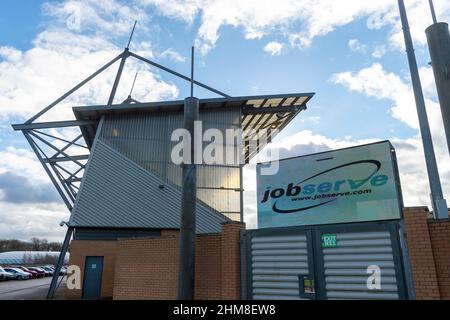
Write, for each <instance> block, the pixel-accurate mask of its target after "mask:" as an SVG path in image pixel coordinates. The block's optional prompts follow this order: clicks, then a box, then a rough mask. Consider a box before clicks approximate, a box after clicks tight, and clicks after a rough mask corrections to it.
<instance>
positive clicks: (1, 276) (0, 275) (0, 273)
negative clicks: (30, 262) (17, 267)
mask: <svg viewBox="0 0 450 320" xmlns="http://www.w3.org/2000/svg"><path fill="white" fill-rule="evenodd" d="M10 279H14V275H13V274H12V273H10V272H6V271H5V269H3V268H2V267H0V281H2V280H10Z"/></svg>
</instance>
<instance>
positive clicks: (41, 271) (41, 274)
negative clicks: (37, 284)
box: [27, 267, 46, 278]
mask: <svg viewBox="0 0 450 320" xmlns="http://www.w3.org/2000/svg"><path fill="white" fill-rule="evenodd" d="M27 269H29V270H32V271H36V272H37V276H38V278H44V277H45V276H46V273H45V270H44V269H41V268H39V267H27Z"/></svg>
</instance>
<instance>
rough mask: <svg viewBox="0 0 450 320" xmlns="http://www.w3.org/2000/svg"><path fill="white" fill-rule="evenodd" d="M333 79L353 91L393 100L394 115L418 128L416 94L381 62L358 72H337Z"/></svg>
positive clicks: (392, 110) (392, 109)
mask: <svg viewBox="0 0 450 320" xmlns="http://www.w3.org/2000/svg"><path fill="white" fill-rule="evenodd" d="M332 81H333V82H334V83H336V84H341V85H343V86H345V87H347V88H348V89H349V90H351V91H357V92H361V93H365V94H366V95H368V96H371V97H375V98H377V99H388V100H390V101H393V102H394V105H393V106H391V112H392V115H393V117H394V118H397V119H399V120H401V121H403V122H404V123H406V124H407V125H409V126H410V127H413V128H418V121H417V114H416V112H415V104H414V96H413V94H412V92H411V90H410V88H409V86H408V85H407V84H406V83H404V82H403V80H402V79H400V78H399V77H398V76H397V75H396V74H394V73H392V72H387V71H385V70H384V69H383V67H382V66H381V64H379V63H374V64H373V65H372V66H370V67H368V68H364V69H362V70H360V71H358V72H357V73H352V72H341V73H337V74H335V75H334V76H333V77H332Z"/></svg>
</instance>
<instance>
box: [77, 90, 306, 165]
mask: <svg viewBox="0 0 450 320" xmlns="http://www.w3.org/2000/svg"><path fill="white" fill-rule="evenodd" d="M313 95H314V93H293V94H277V95H259V96H244V97H230V98H214V99H200V101H199V103H200V110H202V109H220V108H224V109H226V108H230V107H240V108H241V110H242V113H241V115H242V116H241V123H242V129H245V130H255V131H256V134H257V133H258V130H261V129H271V133H270V134H269V137H268V139H267V140H268V141H271V140H272V139H273V138H274V137H275V135H276V132H274V130H275V129H277V130H278V131H281V129H283V128H284V127H285V126H286V125H287V124H288V123H289V122H290V121H291V120H292V119H293V118H294V117H295V116H296V115H297V114H298V113H299V112H301V111H302V110H305V109H306V103H307V102H308V101H309V100H310V99H311V98H312V97H313ZM183 107H184V101H183V100H176V101H163V102H161V101H160V102H145V103H132V104H118V105H111V106H106V105H101V106H89V107H74V108H73V112H74V114H75V117H76V118H77V119H78V120H97V121H99V119H100V117H101V116H103V115H119V114H130V113H136V112H160V111H178V112H180V111H182V110H183ZM96 130H97V126H96V125H89V126H83V127H81V131H82V132H83V136H84V138H85V140H86V143H87V144H88V146H91V145H92V143H93V141H94V137H95V133H96ZM254 137H255V135H253V136H249V137H245V141H244V144H243V146H244V155H245V160H246V161H249V160H250V159H251V158H252V157H253V156H255V155H256V153H257V152H258V151H259V150H262V148H264V146H265V144H266V143H267V142H268V141H263V142H262V143H261V145H260V146H259V148H258V149H257V150H254V151H253V152H250V150H249V144H248V143H246V142H248V141H250V139H252V138H254Z"/></svg>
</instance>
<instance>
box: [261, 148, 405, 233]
mask: <svg viewBox="0 0 450 320" xmlns="http://www.w3.org/2000/svg"><path fill="white" fill-rule="evenodd" d="M381 144H387V145H388V148H389V150H390V155H389V157H388V156H387V155H386V157H385V158H384V161H385V163H390V167H389V168H388V170H389V172H390V173H391V174H390V175H389V178H391V180H392V182H390V183H393V184H394V186H391V188H393V191H392V192H395V194H396V197H395V198H392V201H395V202H396V204H392V207H391V208H392V209H393V210H394V208H395V207H396V210H397V212H398V213H397V214H398V217H396V216H394V217H392V218H385V219H383V218H381V219H361V220H358V221H356V220H349V221H330V222H328V221H325V222H324V223H320V222H317V223H299V224H292V223H290V224H286V225H282V224H274V225H264V226H261V223H260V201H261V199H260V193H259V190H258V189H259V188H261V187H260V186H259V183H260V181H259V179H260V174H259V173H260V170H261V167H262V166H269V165H272V164H273V163H274V162H275V163H276V162H278V165H282V163H283V162H285V161H288V160H295V159H301V158H306V157H317V156H324V159H323V160H327V158H326V155H327V154H330V153H336V152H340V151H345V150H351V149H356V148H362V147H370V146H373V145H381ZM330 159H332V158H331V157H330ZM319 161H320V160H319ZM256 174H257V221H258V227H260V228H272V227H283V226H285V227H287V226H295V225H298V226H308V225H327V224H342V223H357V222H373V221H386V220H403V196H402V190H401V184H400V175H399V170H398V163H397V156H396V152H395V148H394V147H393V145H392V143H391V142H390V141H389V140H382V141H378V142H373V143H368V144H363V145H357V146H351V147H347V148H341V149H334V150H327V151H323V152H318V153H313V154H308V155H301V156H295V157H289V158H284V159H280V160H278V161H268V162H260V163H257V170H256ZM391 175H392V176H391ZM291 188H292V187H291ZM286 193H287V189H286ZM316 193H317V194H318V193H319V192H318V191H316ZM272 214H273V211H272Z"/></svg>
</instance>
